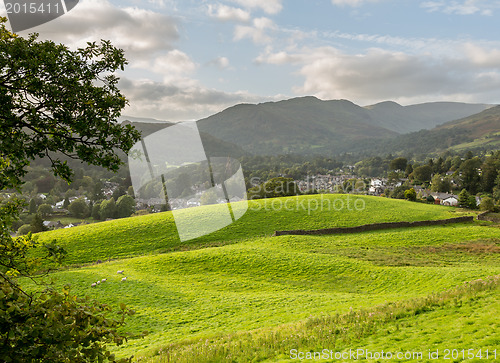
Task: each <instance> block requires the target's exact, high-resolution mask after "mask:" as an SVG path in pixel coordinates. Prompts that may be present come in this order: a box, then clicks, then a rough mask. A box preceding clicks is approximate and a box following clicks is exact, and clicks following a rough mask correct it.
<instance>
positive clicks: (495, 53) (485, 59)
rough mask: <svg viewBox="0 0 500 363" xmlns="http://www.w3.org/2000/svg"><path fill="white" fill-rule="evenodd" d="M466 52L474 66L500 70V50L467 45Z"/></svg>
mask: <svg viewBox="0 0 500 363" xmlns="http://www.w3.org/2000/svg"><path fill="white" fill-rule="evenodd" d="M464 51H465V54H466V56H467V57H468V58H469V59H470V60H471V62H472V63H473V64H475V65H477V66H481V67H487V68H492V69H497V70H500V49H491V48H488V49H485V48H483V47H481V46H479V45H477V44H472V43H466V44H465V45H464Z"/></svg>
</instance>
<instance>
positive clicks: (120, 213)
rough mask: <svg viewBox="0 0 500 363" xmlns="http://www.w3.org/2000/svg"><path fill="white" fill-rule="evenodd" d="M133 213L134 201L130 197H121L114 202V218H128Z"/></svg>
mask: <svg viewBox="0 0 500 363" xmlns="http://www.w3.org/2000/svg"><path fill="white" fill-rule="evenodd" d="M134 212H135V200H134V198H132V197H131V196H130V195H122V196H121V197H119V198H118V200H117V201H116V217H117V218H126V217H130V216H131V215H132V213H134Z"/></svg>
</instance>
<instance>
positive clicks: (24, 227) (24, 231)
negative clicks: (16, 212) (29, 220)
mask: <svg viewBox="0 0 500 363" xmlns="http://www.w3.org/2000/svg"><path fill="white" fill-rule="evenodd" d="M30 232H31V225H30V224H23V225H21V227H19V228H18V229H17V233H16V234H17V235H18V236H24V235H25V234H28V233H30Z"/></svg>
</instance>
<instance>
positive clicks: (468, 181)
mask: <svg viewBox="0 0 500 363" xmlns="http://www.w3.org/2000/svg"><path fill="white" fill-rule="evenodd" d="M480 165H481V161H480V160H479V159H478V158H472V159H468V160H465V161H464V162H463V163H462V165H461V166H460V171H461V172H462V177H461V179H462V188H464V189H467V191H468V192H469V193H470V194H476V193H477V192H478V191H479V186H480V176H479V172H478V170H477V169H478V168H479V166H480Z"/></svg>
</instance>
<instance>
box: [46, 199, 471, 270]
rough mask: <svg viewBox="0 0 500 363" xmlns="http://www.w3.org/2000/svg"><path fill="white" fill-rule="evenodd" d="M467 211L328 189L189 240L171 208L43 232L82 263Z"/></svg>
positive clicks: (251, 212) (255, 206)
mask: <svg viewBox="0 0 500 363" xmlns="http://www.w3.org/2000/svg"><path fill="white" fill-rule="evenodd" d="M356 201H358V202H356ZM356 203H357V204H356ZM285 205H286V207H285ZM355 205H356V206H357V207H358V208H357V209H356V208H355ZM342 206H343V208H341V207H342ZM361 207H362V208H361ZM217 208H219V207H218V206H205V207H199V208H191V209H187V210H185V213H188V214H189V215H190V217H191V218H193V219H196V220H197V221H199V223H203V220H206V219H210V218H211V217H212V216H213V214H214V210H217ZM463 214H464V213H462V212H456V209H454V208H447V207H440V206H435V205H428V204H422V203H408V202H405V201H403V200H397V199H387V198H381V197H361V196H353V195H332V194H328V195H324V196H323V197H318V196H302V197H289V198H276V199H265V200H255V201H250V202H249V208H248V211H247V212H246V214H245V215H244V216H243V217H241V218H240V219H239V220H237V221H236V222H235V223H234V224H232V225H230V226H228V227H226V228H223V229H221V230H219V231H217V232H214V233H211V234H209V235H206V236H203V237H199V238H196V239H193V240H190V241H188V242H187V243H186V242H181V241H180V239H179V237H178V234H177V230H176V228H175V224H174V219H173V217H172V213H171V212H165V213H158V214H153V215H145V216H139V217H134V218H125V219H118V220H114V221H109V222H102V223H97V224H93V225H84V226H78V227H73V228H68V229H59V230H55V231H50V232H46V233H43V234H41V235H40V241H41V242H48V241H51V240H56V241H57V243H58V244H60V245H62V246H64V247H65V248H66V249H67V250H68V252H69V256H68V259H67V262H66V263H67V264H82V263H90V262H95V261H97V260H107V259H117V258H126V257H133V256H138V255H144V254H151V253H163V252H170V251H176V250H181V249H192V248H199V247H206V246H212V245H220V244H229V243H235V242H238V241H241V240H245V239H252V238H255V237H262V236H270V235H271V234H272V233H273V232H274V231H275V230H289V229H319V228H328V227H350V226H356V225H361V224H367V223H375V222H396V221H418V220H425V219H443V218H450V217H457V216H459V215H463Z"/></svg>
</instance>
